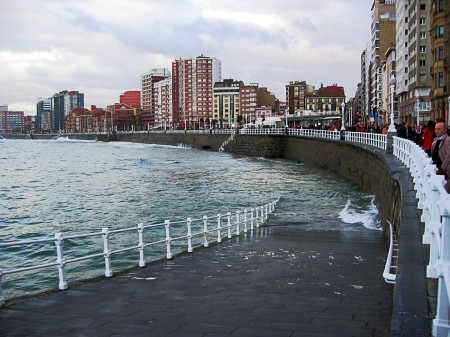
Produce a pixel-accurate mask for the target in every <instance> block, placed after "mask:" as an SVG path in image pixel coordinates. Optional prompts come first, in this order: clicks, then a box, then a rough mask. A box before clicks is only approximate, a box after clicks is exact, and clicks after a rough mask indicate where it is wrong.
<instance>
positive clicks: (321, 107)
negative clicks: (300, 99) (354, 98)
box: [305, 84, 345, 115]
mask: <svg viewBox="0 0 450 337" xmlns="http://www.w3.org/2000/svg"><path fill="white" fill-rule="evenodd" d="M305 102H306V104H305V106H306V109H305V110H311V111H315V112H319V113H323V114H327V115H330V114H340V109H341V104H342V103H343V102H345V92H344V88H343V87H340V86H338V85H336V84H335V85H330V86H325V87H324V86H323V85H321V86H320V88H319V89H317V90H314V91H313V92H309V93H307V94H306V97H305Z"/></svg>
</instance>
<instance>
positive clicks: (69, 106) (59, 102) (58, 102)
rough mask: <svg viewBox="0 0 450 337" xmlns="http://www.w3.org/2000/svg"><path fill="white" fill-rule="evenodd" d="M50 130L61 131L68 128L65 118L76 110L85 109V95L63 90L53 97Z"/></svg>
mask: <svg viewBox="0 0 450 337" xmlns="http://www.w3.org/2000/svg"><path fill="white" fill-rule="evenodd" d="M50 101H51V114H50V117H51V120H50V128H51V129H52V130H54V131H61V130H64V129H65V128H66V124H65V117H67V116H68V115H69V114H70V113H71V111H72V110H73V109H75V108H84V94H83V93H80V92H78V91H68V90H63V91H61V92H59V93H57V94H55V95H53V96H52V98H51V99H50Z"/></svg>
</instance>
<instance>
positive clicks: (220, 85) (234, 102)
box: [205, 78, 244, 128]
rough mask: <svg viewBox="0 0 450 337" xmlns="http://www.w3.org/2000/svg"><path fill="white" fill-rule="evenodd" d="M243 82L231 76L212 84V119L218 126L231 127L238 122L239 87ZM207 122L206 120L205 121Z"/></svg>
mask: <svg viewBox="0 0 450 337" xmlns="http://www.w3.org/2000/svg"><path fill="white" fill-rule="evenodd" d="M242 86H244V82H242V81H235V80H233V79H232V78H230V79H224V80H223V81H222V82H216V83H215V84H214V113H213V120H215V121H217V123H218V127H219V128H223V127H227V128H231V127H233V126H235V125H236V123H237V122H238V117H239V116H240V115H241V113H240V98H239V96H240V88H241V87H242ZM205 122H206V123H207V124H209V123H208V121H205Z"/></svg>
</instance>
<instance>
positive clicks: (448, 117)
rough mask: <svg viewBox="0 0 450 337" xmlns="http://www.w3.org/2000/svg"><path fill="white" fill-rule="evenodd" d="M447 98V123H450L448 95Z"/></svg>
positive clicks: (449, 98) (449, 100)
mask: <svg viewBox="0 0 450 337" xmlns="http://www.w3.org/2000/svg"><path fill="white" fill-rule="evenodd" d="M447 100H448V104H447V124H450V96H448V98H447ZM444 118H445V117H444Z"/></svg>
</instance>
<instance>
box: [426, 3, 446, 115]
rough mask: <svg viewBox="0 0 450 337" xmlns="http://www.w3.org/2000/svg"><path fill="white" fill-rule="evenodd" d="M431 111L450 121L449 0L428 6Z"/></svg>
mask: <svg viewBox="0 0 450 337" xmlns="http://www.w3.org/2000/svg"><path fill="white" fill-rule="evenodd" d="M429 31H430V35H431V56H432V58H431V62H432V64H433V67H432V103H433V104H432V109H433V110H432V113H431V118H432V119H433V120H436V119H437V118H445V120H446V121H447V123H450V112H449V110H450V109H449V107H450V43H449V41H450V0H445V1H444V0H433V1H431V8H430V30H429Z"/></svg>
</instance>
